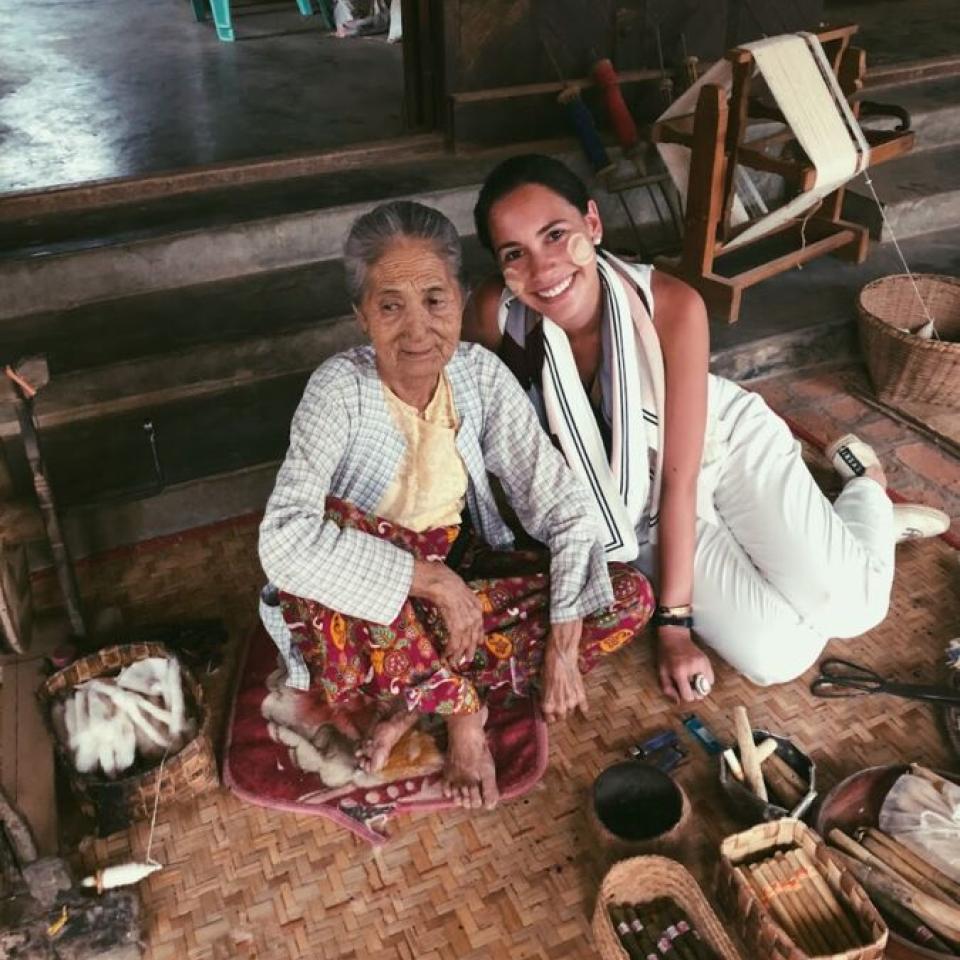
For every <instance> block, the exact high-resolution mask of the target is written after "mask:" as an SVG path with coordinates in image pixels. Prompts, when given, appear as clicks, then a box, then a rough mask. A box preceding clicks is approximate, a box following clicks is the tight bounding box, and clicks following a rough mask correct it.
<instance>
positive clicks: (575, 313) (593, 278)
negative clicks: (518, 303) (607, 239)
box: [489, 183, 603, 332]
mask: <svg viewBox="0 0 960 960" xmlns="http://www.w3.org/2000/svg"><path fill="white" fill-rule="evenodd" d="M489 226H490V239H491V240H492V242H493V249H494V253H495V254H496V257H497V262H498V263H499V264H500V269H501V270H502V271H503V279H504V282H505V283H506V284H507V286H508V287H509V288H510V289H511V290H512V291H513V292H514V293H515V294H516V295H517V296H518V297H519V298H520V300H522V301H523V302H524V303H525V304H526V305H527V306H529V307H531V308H532V309H533V310H536V311H537V313H542V314H544V315H545V316H547V317H549V318H550V319H551V320H553V321H554V322H555V323H557V324H559V325H560V326H561V327H563V328H564V329H565V330H566V331H567V332H574V331H576V330H578V329H580V328H582V327H584V326H586V325H587V324H589V323H590V322H591V320H592V319H593V317H594V316H595V315H596V312H597V310H598V309H599V305H600V278H599V276H598V274H597V258H596V253H595V247H594V244H596V243H599V242H600V239H601V237H602V236H603V227H602V225H601V223H600V216H599V214H598V213H597V206H596V204H595V203H594V202H593V201H592V200H591V201H590V203H589V206H588V208H587V212H586V213H585V214H584V213H581V212H580V211H579V210H578V209H577V208H576V207H575V206H573V204H571V203H570V202H569V201H567V200H566V199H564V198H563V197H561V196H560V194H558V193H554V192H553V191H552V190H550V189H549V188H548V187H544V186H541V185H540V184H536V183H531V184H524V185H523V186H522V187H517V189H516V190H513V191H511V192H510V193H508V194H507V195H506V196H505V197H502V198H501V199H500V200H498V201H497V202H496V203H495V204H494V205H493V207H492V208H491V209H490V223H489Z"/></svg>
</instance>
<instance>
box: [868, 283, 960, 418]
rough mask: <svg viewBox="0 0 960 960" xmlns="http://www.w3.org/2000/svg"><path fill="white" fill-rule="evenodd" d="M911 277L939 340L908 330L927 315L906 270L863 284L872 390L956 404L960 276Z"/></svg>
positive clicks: (887, 396)
mask: <svg viewBox="0 0 960 960" xmlns="http://www.w3.org/2000/svg"><path fill="white" fill-rule="evenodd" d="M913 278H914V280H916V284H917V289H919V291H920V296H921V297H922V298H923V302H924V304H926V308H927V311H928V312H929V314H930V316H931V317H933V320H934V324H935V326H936V329H937V333H938V334H939V337H940V339H939V340H936V339H934V340H925V339H923V338H921V337H918V336H916V334H915V333H913V332H912V331H915V330H917V329H919V328H920V327H921V326H922V325H923V324H924V323H925V322H926V316H925V315H924V312H923V307H922V306H921V304H920V301H919V300H918V299H917V292H916V290H915V289H914V285H913V282H912V281H911V279H910V275H909V274H905V273H904V274H896V275H893V276H889V277H881V278H880V279H879V280H874V281H873V282H872V283H868V284H867V285H866V286H865V287H864V288H863V289H862V290H861V291H860V298H859V300H858V302H857V306H858V312H859V315H860V344H861V347H862V348H863V353H864V357H865V358H866V362H867V369H868V370H869V371H870V378H871V379H872V380H873V386H874V389H875V390H876V391H877V396H878V397H879V398H880V399H881V400H883V401H893V400H908V401H912V402H914V403H933V404H941V405H943V406H960V280H958V279H957V278H955V277H943V276H937V275H935V274H914V275H913ZM907 331H910V332H907Z"/></svg>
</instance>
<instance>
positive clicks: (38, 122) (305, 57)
mask: <svg viewBox="0 0 960 960" xmlns="http://www.w3.org/2000/svg"><path fill="white" fill-rule="evenodd" d="M234 26H235V28H236V32H237V38H238V39H237V41H236V42H235V43H221V42H219V41H218V40H217V36H216V33H215V31H214V28H213V24H212V22H211V21H210V20H209V19H208V20H207V22H205V23H197V22H196V20H195V19H194V17H193V13H192V10H191V7H190V3H189V2H188V0H135V2H130V0H83V2H81V3H73V2H71V3H68V2H63V0H32V2H30V3H21V2H18V0H0V63H2V64H3V73H2V76H0V193H5V192H9V191H15V190H37V189H42V188H45V187H52V186H60V185H63V184H70V183H78V182H83V181H91V180H102V179H108V178H113V177H130V176H137V175H142V174H146V173H155V172H160V171H167V170H175V169H180V168H183V167H191V166H197V165H203V164H210V163H218V162H224V161H234V160H244V159H253V158H259V157H267V156H273V155H278V154H292V153H297V152H300V151H306V150H317V149H323V148H329V147H335V146H343V145H346V144H351V143H357V142H363V141H369V140H380V139H386V138H389V137H393V136H396V135H399V134H400V133H401V132H402V130H403V124H402V118H401V107H402V99H403V69H402V56H403V53H402V48H401V45H400V44H388V43H386V41H385V39H384V38H369V39H361V40H338V39H337V38H336V37H334V36H332V35H330V34H328V33H326V32H325V30H324V27H323V22H322V20H321V18H320V17H319V16H314V17H309V18H307V17H302V16H301V15H300V13H299V11H298V9H297V5H296V3H294V0H275V2H259V3H256V4H237V3H235V4H234Z"/></svg>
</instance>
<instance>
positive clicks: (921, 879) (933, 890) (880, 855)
mask: <svg viewBox="0 0 960 960" xmlns="http://www.w3.org/2000/svg"><path fill="white" fill-rule="evenodd" d="M860 844H861V845H862V846H863V849H864V850H866V851H868V852H869V853H872V854H873V855H874V856H875V857H876V858H877V859H878V860H879V861H880V862H881V863H882V864H883V865H884V866H885V867H886V868H887V869H888V870H889V871H890V872H891V873H895V874H897V875H898V876H900V877H903V879H904V880H906V881H907V882H908V883H912V884H913V885H914V886H915V887H916V888H917V889H918V890H922V891H923V892H924V893H929V894H930V896H931V897H936V898H937V899H938V900H944V901H945V900H947V899H948V895H947V894H946V893H945V892H944V891H943V890H941V889H940V888H939V887H938V886H937V885H936V884H935V883H934V882H933V881H932V880H928V879H927V878H926V877H925V876H923V874H922V873H918V872H917V871H916V870H914V869H913V867H911V866H910V865H909V864H908V863H906V862H905V861H904V860H902V859H901V858H900V857H899V856H898V855H897V854H896V853H894V852H893V851H892V850H889V849H888V848H887V847H885V846H883V844H881V843H877V841H876V840H874V839H873V838H872V837H868V836H864V837H861V838H860Z"/></svg>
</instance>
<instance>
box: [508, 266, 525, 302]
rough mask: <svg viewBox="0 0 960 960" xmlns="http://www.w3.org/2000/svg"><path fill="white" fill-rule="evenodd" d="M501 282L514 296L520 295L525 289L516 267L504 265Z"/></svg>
mask: <svg viewBox="0 0 960 960" xmlns="http://www.w3.org/2000/svg"><path fill="white" fill-rule="evenodd" d="M503 282H504V283H505V284H506V285H507V288H508V289H509V290H510V292H511V293H512V294H513V295H514V296H515V297H522V296H523V294H524V292H525V291H526V289H527V286H526V284H525V283H524V282H523V277H521V276H520V271H519V270H518V269H517V268H516V267H506V268H505V269H504V271H503Z"/></svg>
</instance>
